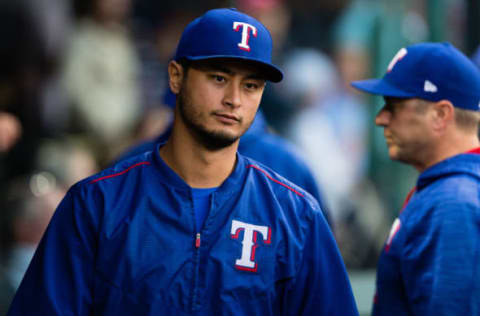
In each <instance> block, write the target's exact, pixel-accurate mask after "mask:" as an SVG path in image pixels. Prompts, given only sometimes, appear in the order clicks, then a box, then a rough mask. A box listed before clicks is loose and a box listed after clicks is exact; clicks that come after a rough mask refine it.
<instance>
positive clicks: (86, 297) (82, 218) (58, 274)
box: [8, 187, 96, 316]
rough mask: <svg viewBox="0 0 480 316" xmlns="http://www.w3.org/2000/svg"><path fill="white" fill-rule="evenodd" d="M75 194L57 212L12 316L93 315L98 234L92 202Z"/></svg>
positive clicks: (12, 306)
mask: <svg viewBox="0 0 480 316" xmlns="http://www.w3.org/2000/svg"><path fill="white" fill-rule="evenodd" d="M75 188H76V187H73V188H72V189H71V190H70V191H69V192H68V193H67V195H66V196H65V198H64V199H63V200H62V202H61V203H60V205H59V206H58V208H57V210H56V211H55V213H54V215H53V217H52V220H51V221H50V224H49V226H48V228H47V230H46V232H45V234H44V236H43V237H42V240H41V241H40V244H39V246H38V248H37V251H36V252H35V255H34V257H33V259H32V261H31V263H30V266H29V268H28V269H27V272H26V274H25V276H24V278H23V280H22V282H21V284H20V287H19V289H18V290H17V292H16V294H15V297H14V299H13V301H12V304H11V306H10V310H9V313H8V315H9V316H17V315H52V316H53V315H76V316H77V315H78V316H81V315H89V314H90V309H91V305H92V293H91V290H92V280H93V269H94V256H95V244H96V242H95V239H96V238H95V236H96V233H95V225H94V220H93V218H92V217H91V216H90V215H89V213H88V212H87V211H86V208H87V204H88V202H85V200H84V198H83V197H82V195H81V193H80V192H79V190H76V189H75Z"/></svg>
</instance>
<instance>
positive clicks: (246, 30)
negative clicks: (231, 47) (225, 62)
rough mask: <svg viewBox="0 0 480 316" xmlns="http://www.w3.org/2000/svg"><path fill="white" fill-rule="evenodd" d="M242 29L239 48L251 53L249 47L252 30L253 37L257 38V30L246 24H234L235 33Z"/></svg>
mask: <svg viewBox="0 0 480 316" xmlns="http://www.w3.org/2000/svg"><path fill="white" fill-rule="evenodd" d="M240 27H241V28H242V41H241V42H240V43H238V47H239V48H240V49H243V50H246V51H247V52H249V51H250V46H248V40H249V39H250V30H251V31H252V34H253V36H255V37H257V28H256V27H255V26H253V25H251V24H248V23H245V22H233V30H234V31H235V32H238V31H240Z"/></svg>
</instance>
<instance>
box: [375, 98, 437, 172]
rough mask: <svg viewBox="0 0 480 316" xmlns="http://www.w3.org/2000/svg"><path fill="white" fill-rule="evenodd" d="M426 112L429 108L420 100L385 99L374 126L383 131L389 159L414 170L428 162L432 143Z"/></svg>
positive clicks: (427, 112)
mask: <svg viewBox="0 0 480 316" xmlns="http://www.w3.org/2000/svg"><path fill="white" fill-rule="evenodd" d="M429 111H430V107H429V105H428V104H427V103H425V102H424V101H422V100H420V99H399V98H389V97H386V98H385V106H384V107H383V108H382V109H381V110H380V112H379V113H378V114H377V116H376V118H375V124H376V125H377V126H381V127H383V135H384V136H385V140H386V142H387V146H388V154H389V156H390V158H391V159H393V160H398V161H401V162H404V163H407V164H410V165H413V166H415V167H417V168H418V167H421V166H423V165H424V163H425V162H426V161H428V158H429V155H430V154H431V150H429V149H430V148H431V147H432V140H433V138H432V131H431V129H430V127H429Z"/></svg>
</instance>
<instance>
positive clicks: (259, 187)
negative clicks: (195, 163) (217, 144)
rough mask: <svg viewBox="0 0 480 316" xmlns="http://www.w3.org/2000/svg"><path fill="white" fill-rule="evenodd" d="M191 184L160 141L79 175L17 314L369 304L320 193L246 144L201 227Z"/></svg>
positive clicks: (326, 308) (308, 311) (297, 309)
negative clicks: (258, 158)
mask: <svg viewBox="0 0 480 316" xmlns="http://www.w3.org/2000/svg"><path fill="white" fill-rule="evenodd" d="M193 212H194V211H193V206H192V194H191V188H190V187H189V186H188V185H187V184H186V183H185V182H184V181H183V180H182V179H181V178H180V177H179V176H178V175H177V174H176V173H174V172H173V171H172V170H171V169H170V168H169V167H168V166H167V165H166V164H165V163H164V162H163V161H162V159H161V158H160V156H159V154H158V150H155V151H154V152H147V153H144V154H142V155H139V156H136V157H133V158H132V159H129V160H124V161H121V162H120V163H119V164H117V165H115V166H113V167H112V168H110V169H107V170H105V171H103V172H101V173H100V174H97V175H95V176H93V177H90V178H87V179H85V180H83V181H81V182H79V183H77V184H76V185H74V186H73V187H72V188H71V189H70V190H69V192H68V193H67V195H66V197H65V198H64V200H63V201H62V202H61V204H60V206H59V207H58V209H57V210H56V212H55V214H54V216H53V218H52V221H51V223H50V224H49V227H48V229H47V231H46V233H45V235H44V237H43V238H42V241H41V242H40V245H39V247H38V250H37V252H36V254H35V256H34V258H33V260H32V263H31V265H30V267H29V269H28V270H27V273H26V275H25V278H24V280H23V281H22V284H21V285H20V288H19V290H18V292H17V294H16V296H15V298H14V300H13V303H12V306H11V309H10V311H9V315H10V316H15V315H115V316H117V315H156V316H157V315H175V316H181V315H248V316H250V315H262V316H267V315H276V316H277V315H292V316H293V315H295V316H299V315H342V316H345V315H357V311H356V307H355V303H354V299H353V295H352V292H351V288H350V285H349V281H348V277H347V274H346V271H345V267H344V265H343V262H342V259H341V257H340V255H339V252H338V249H337V247H336V244H335V241H334V239H333V236H332V234H331V231H330V229H329V228H328V225H327V224H326V222H325V219H324V217H323V216H322V213H321V211H320V208H319V206H318V203H317V202H316V200H315V199H314V198H313V197H312V196H311V195H310V194H308V193H307V192H305V191H304V190H303V189H301V188H299V187H298V186H296V185H294V184H292V183H291V182H289V181H287V180H286V179H284V178H282V177H281V176H279V175H277V174H276V173H274V172H273V171H271V170H270V169H268V168H266V167H264V166H262V165H260V164H259V163H257V162H255V161H253V160H250V159H249V158H246V157H243V156H242V155H240V154H238V155H237V163H236V167H235V169H234V171H233V172H232V174H231V175H230V176H229V177H228V178H227V179H226V180H225V181H224V183H223V184H222V185H221V186H220V187H219V188H218V190H217V191H216V192H215V193H213V200H212V207H211V209H210V213H209V215H208V217H207V219H206V221H205V225H204V228H203V229H202V231H200V232H197V231H195V217H194V213H193Z"/></svg>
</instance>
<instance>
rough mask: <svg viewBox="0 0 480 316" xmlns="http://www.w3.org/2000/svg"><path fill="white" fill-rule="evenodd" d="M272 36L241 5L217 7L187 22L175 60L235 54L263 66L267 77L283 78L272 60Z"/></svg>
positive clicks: (227, 56) (238, 57)
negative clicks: (236, 7) (240, 7)
mask: <svg viewBox="0 0 480 316" xmlns="http://www.w3.org/2000/svg"><path fill="white" fill-rule="evenodd" d="M272 46H273V44H272V37H271V35H270V32H269V31H268V30H267V28H266V27H265V26H264V25H263V24H262V23H260V22H259V21H257V20H256V19H254V18H252V17H251V16H248V15H246V14H244V13H242V12H240V11H238V10H237V9H234V8H231V9H214V10H210V11H207V12H206V13H205V14H204V15H202V16H201V17H199V18H197V19H195V20H194V21H192V22H191V23H190V24H188V25H187V27H186V28H185V30H184V31H183V33H182V37H181V38H180V42H179V43H178V46H177V51H176V53H175V57H174V60H176V61H178V60H180V59H182V58H186V59H188V60H204V59H211V58H232V59H240V60H246V61H249V62H252V63H255V64H257V65H258V66H259V67H261V68H262V70H263V72H264V74H265V77H266V79H267V80H270V81H272V82H279V81H281V80H282V78H283V73H282V71H281V70H280V69H279V68H278V67H277V66H275V65H273V64H272Z"/></svg>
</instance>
